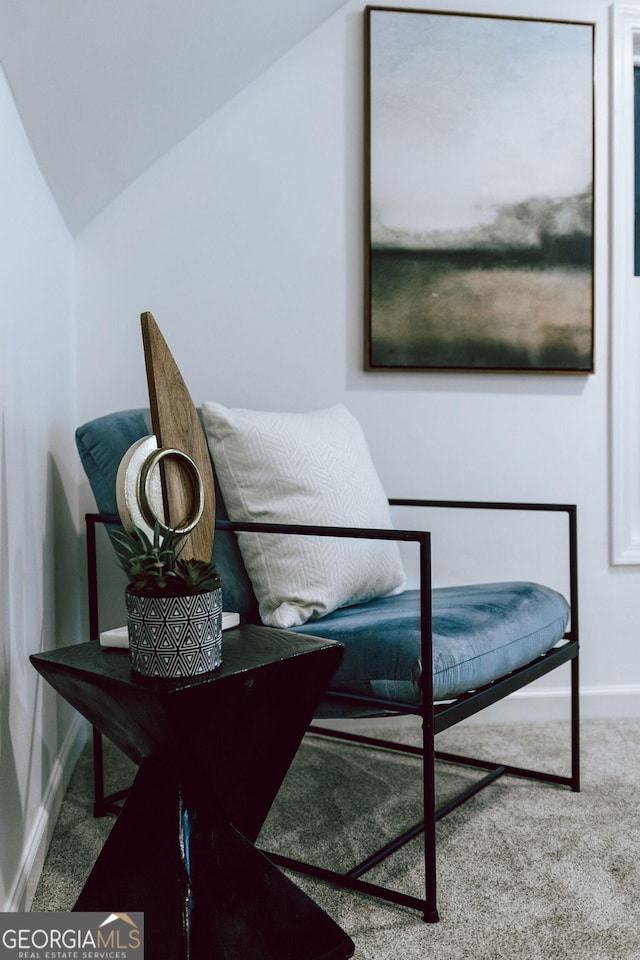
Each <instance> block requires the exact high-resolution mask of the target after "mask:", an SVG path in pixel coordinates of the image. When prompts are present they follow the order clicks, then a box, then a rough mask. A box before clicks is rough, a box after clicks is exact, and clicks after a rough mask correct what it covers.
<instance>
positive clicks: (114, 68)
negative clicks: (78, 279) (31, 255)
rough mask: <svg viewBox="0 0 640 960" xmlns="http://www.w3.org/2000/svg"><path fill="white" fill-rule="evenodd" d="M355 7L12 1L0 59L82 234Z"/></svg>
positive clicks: (233, 0)
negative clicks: (224, 109) (169, 155)
mask: <svg viewBox="0 0 640 960" xmlns="http://www.w3.org/2000/svg"><path fill="white" fill-rule="evenodd" d="M346 2H347V0H2V2H0V62H1V63H2V66H3V68H4V71H5V74H6V76H7V79H8V82H9V84H10V86H11V89H12V91H13V96H14V98H15V101H16V104H17V108H18V110H19V112H20V116H21V119H22V122H23V124H24V127H25V129H26V132H27V135H28V137H29V139H30V142H31V145H32V147H33V151H34V153H35V156H36V158H37V160H38V163H39V164H40V167H41V169H42V171H43V174H44V176H45V177H46V179H47V181H48V183H49V186H50V188H51V191H52V193H53V195H54V197H55V199H56V201H57V203H58V205H59V207H60V210H61V211H62V214H63V216H64V218H65V220H66V222H67V224H68V225H69V228H70V230H71V231H72V233H77V232H78V231H79V230H81V229H82V227H83V226H85V225H86V224H87V223H88V222H89V221H90V220H91V219H92V218H93V217H94V216H95V215H96V214H97V213H99V212H100V211H101V210H102V209H104V207H105V206H106V205H107V204H108V203H110V201H111V200H113V199H114V197H116V196H117V195H118V194H119V193H120V192H121V191H122V190H123V189H124V188H125V187H126V186H127V185H128V184H129V183H131V182H132V181H133V180H134V179H135V178H136V177H138V176H139V175H140V174H142V173H143V172H144V171H145V170H146V169H147V168H148V167H149V166H150V165H151V164H153V163H154V162H155V161H156V160H157V159H159V158H160V157H161V156H162V155H163V154H164V153H166V152H167V151H168V150H170V149H171V148H172V147H173V146H175V144H177V143H179V142H180V140H182V139H184V137H186V136H188V134H190V133H191V132H192V131H193V130H195V128H196V127H198V126H199V125H200V124H201V123H203V122H204V121H205V120H206V119H207V118H208V117H210V116H211V115H212V114H213V113H215V111H216V110H217V109H218V108H219V107H220V106H221V105H222V104H224V103H225V102H226V101H228V100H229V99H230V98H231V97H233V96H234V95H235V94H236V93H238V92H239V91H240V90H241V89H242V88H243V87H245V86H246V85H247V84H248V83H250V82H251V81H252V80H253V79H255V78H256V77H257V76H258V75H259V74H260V73H261V72H262V71H264V70H265V69H266V68H267V67H269V66H270V65H271V64H272V63H274V62H275V61H276V60H277V59H278V58H279V57H281V56H282V55H283V54H284V53H286V51H287V50H289V49H290V48H291V47H292V46H294V45H295V44H296V43H298V42H299V41H300V40H302V39H303V38H304V37H305V36H306V35H308V34H309V33H311V32H312V31H313V30H315V29H316V27H318V26H319V25H320V24H321V23H322V21H323V20H325V19H326V18H327V17H328V16H330V15H331V14H332V13H334V12H335V11H336V10H337V9H338V8H339V7H341V6H343V5H344V4H345V3H346Z"/></svg>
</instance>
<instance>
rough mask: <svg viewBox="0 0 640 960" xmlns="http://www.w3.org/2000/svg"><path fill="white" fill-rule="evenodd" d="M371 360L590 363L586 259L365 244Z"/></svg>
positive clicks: (505, 365) (377, 363) (548, 365)
mask: <svg viewBox="0 0 640 960" xmlns="http://www.w3.org/2000/svg"><path fill="white" fill-rule="evenodd" d="M370 338H371V353H370V360H371V365H372V366H374V367H435V368H438V367H443V368H452V367H453V368H478V369H520V370H537V369H542V370H568V371H573V370H575V371H581V370H582V371H585V370H590V369H591V368H592V289H591V271H590V269H589V267H588V265H584V266H572V265H570V264H566V263H556V264H544V263H542V264H541V263H535V262H532V260H531V259H530V258H528V257H527V254H526V252H524V253H523V254H521V255H520V256H519V257H518V256H516V257H514V256H513V254H511V255H510V256H509V257H508V258H507V257H506V256H504V255H500V254H495V253H489V254H486V253H485V254H479V253H478V251H458V252H454V253H452V252H450V251H447V252H446V253H445V252H444V251H375V250H374V251H373V253H372V256H371V327H370Z"/></svg>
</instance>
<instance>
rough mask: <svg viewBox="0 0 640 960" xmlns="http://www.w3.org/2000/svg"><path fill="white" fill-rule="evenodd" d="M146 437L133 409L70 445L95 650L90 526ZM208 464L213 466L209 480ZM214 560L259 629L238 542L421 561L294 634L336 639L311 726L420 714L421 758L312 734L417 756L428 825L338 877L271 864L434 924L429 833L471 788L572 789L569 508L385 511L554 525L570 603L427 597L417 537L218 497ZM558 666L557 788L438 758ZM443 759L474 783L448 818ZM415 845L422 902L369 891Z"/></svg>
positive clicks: (538, 592)
mask: <svg viewBox="0 0 640 960" xmlns="http://www.w3.org/2000/svg"><path fill="white" fill-rule="evenodd" d="M150 433H152V430H151V425H150V419H149V415H148V412H147V411H145V410H129V411H123V412H118V413H113V414H110V415H107V416H104V417H101V418H99V419H96V420H93V421H91V422H89V423H87V424H85V425H84V426H82V427H80V428H79V429H78V431H77V436H76V439H77V446H78V450H79V453H80V456H81V460H82V463H83V466H84V469H85V472H86V474H87V477H88V479H89V482H90V485H91V488H92V491H93V494H94V497H95V500H96V503H97V507H98V511H99V512H98V513H97V514H89V515H88V516H87V524H88V528H87V529H88V546H89V581H90V611H91V625H90V626H91V631H92V639H94V638H96V637H97V634H98V622H97V588H98V584H97V574H96V566H95V526H96V524H97V523H106V524H107V525H108V524H110V523H117V522H118V517H117V506H116V492H115V490H116V473H117V469H118V465H119V463H120V460H121V458H122V457H123V456H124V454H125V453H126V451H127V450H128V449H129V447H130V446H131V445H132V444H133V443H134V442H135V441H137V440H139V439H140V438H141V437H143V436H146V435H148V434H150ZM215 472H216V464H215V463H214V475H215ZM216 493H217V506H216V537H215V542H214V548H213V558H214V560H215V562H216V565H217V567H218V570H219V572H220V574H221V577H222V580H223V584H224V606H225V609H227V610H234V611H237V612H239V613H240V616H241V619H242V621H243V622H253V623H259V622H260V612H259V603H258V600H257V598H256V594H255V592H254V589H253V585H252V581H251V579H250V578H249V575H248V573H247V569H246V566H245V562H244V560H243V555H242V552H241V550H240V548H239V544H238V534H244V535H249V534H251V535H253V534H255V533H262V534H266V535H281V534H283V533H288V534H294V533H295V534H300V535H301V536H314V537H338V538H350V539H354V538H355V539H357V538H362V539H367V540H382V541H384V540H389V541H405V542H411V543H415V544H417V545H418V547H419V552H420V573H419V588H417V589H407V590H404V591H403V592H397V593H394V594H392V595H387V596H381V597H377V598H375V599H371V600H368V601H366V602H360V603H356V604H350V605H347V606H342V607H339V608H338V609H336V610H333V611H332V612H330V613H328V614H326V615H324V616H321V617H320V618H318V619H312V620H308V621H307V622H306V623H303V624H298V625H296V626H293V627H292V628H291V629H294V630H296V631H297V632H298V633H302V634H309V635H314V636H320V637H324V638H328V639H333V640H337V641H339V642H340V643H342V644H343V645H344V647H345V655H344V658H343V661H342V664H341V666H340V667H339V669H338V671H337V673H336V675H335V676H334V678H333V681H332V683H331V686H330V689H329V690H327V692H326V696H325V699H324V701H323V703H322V705H321V708H320V710H319V711H318V714H317V717H316V720H317V721H321V720H322V719H323V718H324V719H326V718H335V717H363V716H371V717H376V716H386V717H388V716H390V715H407V714H409V715H416V716H418V717H420V718H421V719H422V731H423V743H422V747H421V748H420V749H419V750H417V749H416V748H415V747H410V746H404V745H403V744H402V743H396V742H395V741H394V742H393V743H389V742H387V741H386V740H383V739H378V738H372V737H361V736H360V735H358V734H355V733H352V732H350V731H347V730H339V731H336V730H335V729H329V728H327V727H323V726H320V725H318V723H317V722H315V723H314V725H313V727H312V728H311V729H312V730H313V731H314V732H317V733H321V734H323V735H326V736H330V737H339V738H344V739H349V740H354V741H362V742H363V743H364V744H374V745H377V746H385V747H388V748H389V749H394V750H400V751H404V752H407V753H416V754H417V755H418V757H419V758H421V759H422V769H423V784H424V819H423V820H422V821H421V822H420V823H418V824H416V825H415V826H413V827H411V828H410V829H408V830H405V831H404V832H403V833H402V834H401V835H400V836H399V837H398V838H397V839H395V840H394V841H393V842H392V843H389V844H386V845H385V847H383V848H382V849H381V850H378V851H375V852H373V853H372V854H371V856H370V857H367V859H366V860H365V861H364V862H363V863H360V864H357V865H355V866H354V867H353V868H352V869H351V870H349V871H348V872H347V873H345V874H342V873H336V872H334V871H331V870H328V869H325V868H324V867H322V866H321V865H317V864H308V863H300V862H299V861H296V860H292V859H289V858H287V857H284V856H281V855H277V856H276V855H275V854H273V855H272V857H273V859H274V861H275V862H277V863H279V864H280V865H283V866H286V867H289V868H292V869H294V870H299V871H301V872H305V873H309V874H311V875H313V876H315V877H320V878H322V879H324V880H327V881H329V882H332V883H335V884H338V885H340V886H343V887H349V888H352V889H356V890H360V891H362V892H366V893H369V894H372V895H374V896H378V897H380V898H382V899H383V900H386V901H388V902H391V903H398V904H401V905H403V906H408V907H411V908H415V909H417V910H419V911H420V912H421V913H422V915H423V917H424V919H425V920H426V921H427V922H434V921H436V920H437V919H438V913H437V905H436V856H435V853H436V832H435V825H436V823H437V821H438V819H440V817H441V816H443V815H444V814H445V813H448V812H450V810H451V809H454V808H455V807H457V806H459V804H460V803H462V802H464V800H466V799H468V798H469V797H470V796H473V795H474V794H475V793H477V791H478V790H479V789H481V788H482V787H484V786H487V785H488V784H489V783H491V782H493V781H494V780H496V779H497V778H498V777H501V776H503V775H515V776H518V777H525V778H533V779H538V780H543V781H549V782H552V783H557V784H562V785H565V786H568V787H570V788H571V789H572V790H574V791H575V790H578V789H579V739H578V738H579V719H578V593H577V533H576V523H577V521H576V509H575V507H574V506H572V505H566V504H507V503H498V504H496V503H476V502H466V501H464V502H459V501H433V500H424V501H415V500H391V501H390V503H391V504H394V505H396V506H402V505H407V506H412V507H413V506H425V507H440V506H442V507H447V508H457V509H460V510H461V511H468V510H484V509H492V510H496V509H498V510H519V511H522V510H527V511H543V512H548V511H552V512H556V513H560V514H563V515H564V516H565V517H566V522H567V524H568V544H569V549H568V557H567V564H568V568H569V581H570V589H569V593H570V595H569V597H568V598H565V597H563V596H561V595H560V594H559V593H557V592H556V591H554V590H552V589H550V588H548V587H545V586H541V585H539V584H536V583H530V582H520V581H514V582H502V583H492V584H472V585H466V586H455V587H444V588H432V585H431V556H430V537H429V534H428V533H427V532H425V531H421V530H390V529H366V528H353V527H338V528H336V527H331V526H324V525H314V526H305V525H300V524H297V525H293V526H292V525H281V524H274V523H262V522H256V521H255V520H254V521H252V520H244V521H235V522H233V521H230V520H229V517H228V514H227V510H226V507H225V503H224V500H223V497H222V493H221V491H220V489H219V488H218V487H217V490H216ZM563 664H569V665H570V671H571V691H572V692H571V719H572V723H571V743H570V745H569V754H570V772H569V773H568V774H567V775H566V776H557V775H555V774H550V773H546V772H542V771H536V770H529V769H521V768H514V767H511V766H509V765H499V764H496V763H492V762H488V761H487V762H484V761H482V760H477V759H476V758H468V757H461V756H451V755H450V754H446V755H445V754H441V753H439V752H438V751H437V750H436V747H435V737H436V735H437V734H438V733H440V732H441V731H443V730H445V729H446V728H448V727H450V726H452V725H453V724H455V723H457V722H458V721H460V720H462V719H464V718H466V717H469V716H471V715H472V714H475V713H477V712H478V711H479V710H481V709H483V708H485V707H487V706H489V705H491V704H493V703H495V702H497V701H498V700H500V699H502V698H504V697H505V696H507V695H509V694H510V693H512V692H514V691H515V690H518V689H520V688H522V687H523V686H525V685H526V684H529V683H531V682H532V681H533V680H535V679H537V678H539V677H541V676H543V675H545V674H547V673H549V672H550V671H552V670H555V669H556V668H558V667H560V666H561V665H563ZM439 760H446V761H447V762H449V763H451V762H454V763H461V764H465V765H471V766H473V767H476V768H478V769H480V770H484V776H483V777H482V779H481V780H479V781H478V782H477V783H476V784H474V785H473V786H472V787H470V788H468V789H467V790H466V791H465V792H464V793H463V794H461V795H460V797H459V798H457V799H456V800H455V801H454V802H450V803H448V804H447V808H446V809H442V810H438V809H436V804H435V791H434V780H435V764H436V762H438V761H439ZM422 833H424V857H425V891H424V897H420V898H416V897H412V896H409V895H407V894H405V893H403V892H402V891H397V890H393V889H389V888H387V887H383V886H380V885H378V884H373V883H370V882H367V881H366V880H365V879H363V878H364V875H365V874H366V873H367V872H368V871H369V870H370V869H371V868H372V867H373V866H374V865H376V864H377V863H379V862H380V861H381V859H383V858H385V857H386V856H389V855H391V854H392V853H393V852H394V851H395V850H397V849H398V848H399V847H400V846H402V845H403V844H404V843H406V842H408V841H409V840H411V839H412V838H414V837H416V836H417V835H419V834H422Z"/></svg>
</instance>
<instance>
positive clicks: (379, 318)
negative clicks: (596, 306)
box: [365, 7, 594, 373]
mask: <svg viewBox="0 0 640 960" xmlns="http://www.w3.org/2000/svg"><path fill="white" fill-rule="evenodd" d="M365 20H366V83H365V87H366V162H365V166H366V176H365V182H366V205H365V206H366V243H367V249H366V257H365V261H366V351H365V352H366V359H365V367H366V368H367V369H369V370H409V369H414V370H488V371H527V372H533V371H554V372H566V373H589V372H591V371H592V370H593V149H594V82H593V60H594V25H593V24H590V23H577V22H567V21H556V20H533V19H526V18H517V17H502V16H478V15H476V14H453V13H442V12H436V11H429V10H404V9H397V8H393V9H392V8H385V7H367V9H366V12H365Z"/></svg>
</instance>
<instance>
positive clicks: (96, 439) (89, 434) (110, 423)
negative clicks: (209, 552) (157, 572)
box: [76, 409, 260, 623]
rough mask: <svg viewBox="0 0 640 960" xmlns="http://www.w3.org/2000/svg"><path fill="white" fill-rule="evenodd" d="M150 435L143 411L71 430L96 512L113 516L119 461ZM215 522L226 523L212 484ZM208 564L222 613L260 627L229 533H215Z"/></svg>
mask: <svg viewBox="0 0 640 960" xmlns="http://www.w3.org/2000/svg"><path fill="white" fill-rule="evenodd" d="M151 433H153V429H152V427H151V417H150V414H149V411H148V410H145V409H137V410H123V411H120V412H118V413H110V414H107V415H106V416H104V417H98V418H97V419H96V420H90V421H89V422H88V423H85V424H84V425H83V426H81V427H78V429H77V430H76V446H77V448H78V453H79V454H80V459H81V461H82V466H83V467H84V471H85V473H86V475H87V478H88V480H89V484H90V485H91V490H92V491H93V495H94V497H95V501H96V504H97V507H98V511H99V512H100V513H117V512H118V504H117V501H116V476H117V473H118V467H119V465H120V461H121V460H122V458H123V456H124V455H125V453H126V452H127V450H128V449H129V447H130V446H131V445H132V444H133V443H135V442H136V441H137V440H140V439H141V438H142V437H146V436H149V434H151ZM214 477H215V469H214ZM216 519H217V520H228V514H227V510H226V507H225V504H224V500H223V498H222V493H221V491H220V488H219V487H218V482H217V480H216ZM213 560H214V562H215V564H216V567H217V570H218V573H219V574H220V576H221V578H222V584H223V598H224V608H225V610H232V611H234V612H236V613H239V614H240V616H241V618H242V620H243V622H244V623H259V622H260V617H259V615H258V601H257V600H256V597H255V594H254V592H253V588H252V586H251V581H250V580H249V577H248V575H247V571H246V569H245V566H244V562H243V560H242V554H241V553H240V549H239V547H238V541H237V538H236V535H235V534H234V533H231V532H229V531H228V530H218V531H216V535H215V539H214V543H213Z"/></svg>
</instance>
